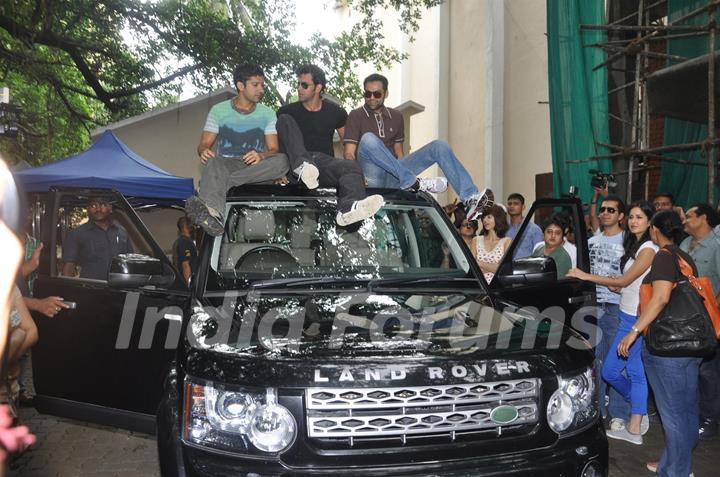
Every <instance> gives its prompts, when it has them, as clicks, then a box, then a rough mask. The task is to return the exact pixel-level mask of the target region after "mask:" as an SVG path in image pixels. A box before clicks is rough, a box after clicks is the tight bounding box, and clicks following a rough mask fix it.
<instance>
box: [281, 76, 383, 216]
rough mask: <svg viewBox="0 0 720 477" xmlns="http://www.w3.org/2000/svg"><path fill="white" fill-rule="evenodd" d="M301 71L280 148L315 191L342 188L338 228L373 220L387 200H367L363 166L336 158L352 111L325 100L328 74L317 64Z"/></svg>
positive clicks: (284, 118)
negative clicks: (313, 179) (336, 141)
mask: <svg viewBox="0 0 720 477" xmlns="http://www.w3.org/2000/svg"><path fill="white" fill-rule="evenodd" d="M296 73H297V76H298V97H299V98H300V101H297V102H295V103H291V104H287V105H285V106H283V107H281V108H280V109H279V110H278V120H277V124H276V129H277V132H278V139H279V141H280V150H281V151H282V152H284V153H285V154H287V156H288V159H289V160H290V168H291V169H292V171H293V172H294V173H295V174H297V176H298V177H302V178H303V182H304V183H305V184H306V185H308V187H309V188H311V189H313V188H314V187H312V186H313V185H314V186H315V187H317V186H318V185H320V186H322V187H334V188H336V189H337V194H338V215H337V218H336V220H337V223H338V225H340V226H346V225H350V224H352V223H355V222H359V221H361V220H364V219H366V218H368V217H372V216H373V215H374V214H375V212H377V211H378V210H379V209H380V207H382V206H383V204H384V203H385V201H384V200H383V198H382V196H380V195H372V196H369V197H366V194H365V178H364V176H363V173H362V169H360V166H359V164H358V163H357V162H354V161H346V160H344V159H337V158H335V157H334V156H333V135H334V134H335V131H337V132H338V134H339V135H340V138H341V139H342V136H343V133H344V130H345V120H346V119H347V113H346V112H345V110H344V109H342V108H341V107H340V106H338V105H336V104H334V103H332V102H330V101H328V100H325V99H322V96H321V93H322V91H323V90H324V89H325V84H326V79H325V73H324V72H323V70H321V69H320V68H319V67H317V66H315V65H303V66H300V67H299V68H298V69H297V71H296ZM310 171H312V172H310ZM313 176H314V177H317V182H316V183H315V184H312V183H311V182H310V183H309V181H308V180H307V178H308V177H313Z"/></svg>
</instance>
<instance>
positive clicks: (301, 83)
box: [298, 81, 312, 89]
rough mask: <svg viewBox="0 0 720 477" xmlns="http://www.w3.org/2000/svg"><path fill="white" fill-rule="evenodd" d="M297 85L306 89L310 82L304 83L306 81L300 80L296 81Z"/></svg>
mask: <svg viewBox="0 0 720 477" xmlns="http://www.w3.org/2000/svg"><path fill="white" fill-rule="evenodd" d="M298 86H299V87H300V88H301V89H308V88H309V87H310V86H312V83H306V82H304V81H300V82H299V83H298Z"/></svg>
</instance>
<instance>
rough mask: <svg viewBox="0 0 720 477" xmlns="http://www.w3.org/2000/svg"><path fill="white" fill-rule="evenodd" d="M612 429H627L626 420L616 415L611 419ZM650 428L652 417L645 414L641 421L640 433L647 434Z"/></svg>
mask: <svg viewBox="0 0 720 477" xmlns="http://www.w3.org/2000/svg"><path fill="white" fill-rule="evenodd" d="M610 429H612V430H615V431H617V430H620V429H625V421H624V420H622V419H620V418H619V417H614V418H612V419H610ZM649 429H650V418H648V415H647V414H643V417H642V420H641V421H640V435H641V436H644V435H645V434H647V431H648V430H649Z"/></svg>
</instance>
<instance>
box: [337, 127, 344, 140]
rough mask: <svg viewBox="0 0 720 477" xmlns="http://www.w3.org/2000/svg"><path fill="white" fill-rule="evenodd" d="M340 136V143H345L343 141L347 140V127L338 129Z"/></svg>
mask: <svg viewBox="0 0 720 477" xmlns="http://www.w3.org/2000/svg"><path fill="white" fill-rule="evenodd" d="M336 131H337V133H338V136H340V142H343V139H345V126H343V127H341V128H337V129H336Z"/></svg>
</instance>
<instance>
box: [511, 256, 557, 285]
mask: <svg viewBox="0 0 720 477" xmlns="http://www.w3.org/2000/svg"><path fill="white" fill-rule="evenodd" d="M497 279H498V281H499V282H500V284H501V285H529V284H537V283H552V282H555V281H557V267H556V265H555V260H553V259H552V258H550V257H537V258H533V257H529V258H519V259H517V260H513V261H512V262H508V263H506V264H505V265H504V266H503V267H501V268H500V270H498V275H497Z"/></svg>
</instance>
